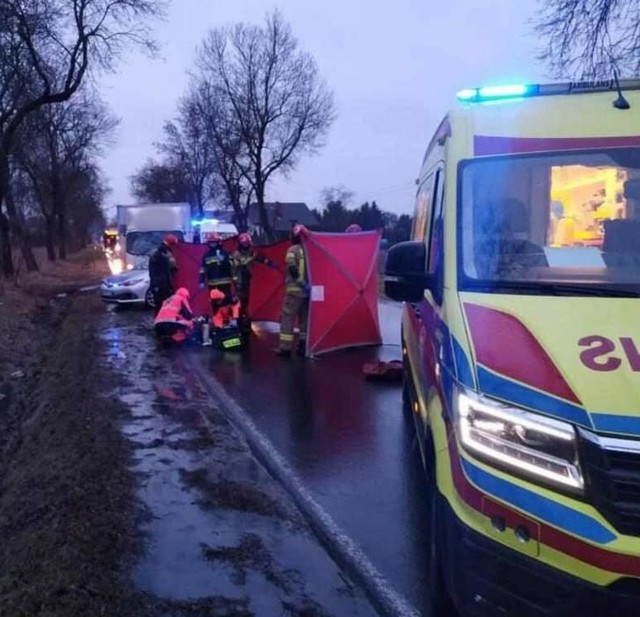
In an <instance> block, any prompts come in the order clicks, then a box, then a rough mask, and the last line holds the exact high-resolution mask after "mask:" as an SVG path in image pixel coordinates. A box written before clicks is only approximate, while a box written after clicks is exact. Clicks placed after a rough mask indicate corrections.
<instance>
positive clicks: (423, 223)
mask: <svg viewBox="0 0 640 617" xmlns="http://www.w3.org/2000/svg"><path fill="white" fill-rule="evenodd" d="M433 180H434V174H429V175H428V176H427V177H426V178H425V180H424V181H423V182H422V184H420V188H419V189H418V195H417V196H416V215H415V219H414V221H413V232H412V234H411V238H412V239H413V240H414V241H416V242H428V241H429V233H430V231H431V212H432V210H433Z"/></svg>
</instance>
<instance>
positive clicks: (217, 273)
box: [200, 247, 234, 315]
mask: <svg viewBox="0 0 640 617" xmlns="http://www.w3.org/2000/svg"><path fill="white" fill-rule="evenodd" d="M233 281H234V276H233V264H232V262H231V255H229V253H228V252H227V251H225V250H224V249H222V248H219V247H210V248H209V250H208V251H207V252H206V253H205V254H204V256H203V257H202V264H201V266H200V282H201V283H204V284H206V285H207V287H208V289H209V290H212V289H219V290H220V291H221V292H222V293H223V294H224V296H225V299H224V300H223V301H222V303H218V302H215V303H214V302H211V310H212V311H213V315H215V314H216V313H217V312H218V310H219V308H220V307H221V306H227V305H229V304H233V299H234V298H233Z"/></svg>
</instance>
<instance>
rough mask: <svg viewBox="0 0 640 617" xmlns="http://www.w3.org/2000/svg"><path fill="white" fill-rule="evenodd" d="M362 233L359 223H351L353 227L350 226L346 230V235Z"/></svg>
mask: <svg viewBox="0 0 640 617" xmlns="http://www.w3.org/2000/svg"><path fill="white" fill-rule="evenodd" d="M360 231H362V227H360V225H358V223H351V225H349V226H348V227H347V228H346V229H345V230H344V233H346V234H355V233H358V232H360Z"/></svg>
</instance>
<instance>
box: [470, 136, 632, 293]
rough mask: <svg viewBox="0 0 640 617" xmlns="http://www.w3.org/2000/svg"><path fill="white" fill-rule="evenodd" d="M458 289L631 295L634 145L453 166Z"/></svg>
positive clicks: (479, 161)
mask: <svg viewBox="0 0 640 617" xmlns="http://www.w3.org/2000/svg"><path fill="white" fill-rule="evenodd" d="M461 187H462V190H461V193H460V202H459V208H458V217H459V218H458V223H459V225H458V229H459V238H458V241H459V243H460V245H461V248H462V250H461V252H460V255H461V257H462V262H461V264H460V270H459V271H460V279H461V280H460V284H461V289H477V290H483V291H496V292H500V293H541V294H555V293H566V294H570V295H571V294H572V293H574V294H575V295H590V294H593V295H623V296H626V295H628V296H637V295H640V148H616V149H609V150H597V151H593V150H589V151H584V150H582V151H573V152H561V153H555V152H554V153H541V154H535V155H519V156H508V157H500V158H487V159H476V160H470V161H466V162H464V163H463V164H462V165H461Z"/></svg>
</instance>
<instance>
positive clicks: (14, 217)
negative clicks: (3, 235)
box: [5, 184, 39, 272]
mask: <svg viewBox="0 0 640 617" xmlns="http://www.w3.org/2000/svg"><path fill="white" fill-rule="evenodd" d="M7 188H8V190H7V192H6V194H5V202H6V204H7V212H8V213H9V216H10V217H11V223H12V226H13V227H14V231H15V233H16V236H17V237H18V239H19V240H20V251H21V252H22V258H23V259H24V264H25V266H26V267H27V272H37V271H38V270H39V268H38V262H37V261H36V258H35V255H34V254H33V250H32V248H31V242H30V240H29V232H28V230H27V228H26V226H25V225H24V222H23V220H22V217H21V216H20V215H19V214H18V209H17V208H16V203H15V201H14V200H13V190H12V187H11V184H9V186H8V187H7Z"/></svg>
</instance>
